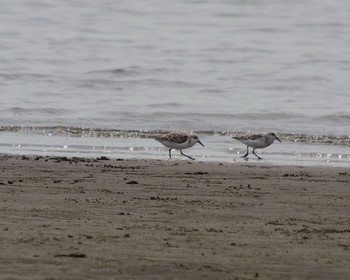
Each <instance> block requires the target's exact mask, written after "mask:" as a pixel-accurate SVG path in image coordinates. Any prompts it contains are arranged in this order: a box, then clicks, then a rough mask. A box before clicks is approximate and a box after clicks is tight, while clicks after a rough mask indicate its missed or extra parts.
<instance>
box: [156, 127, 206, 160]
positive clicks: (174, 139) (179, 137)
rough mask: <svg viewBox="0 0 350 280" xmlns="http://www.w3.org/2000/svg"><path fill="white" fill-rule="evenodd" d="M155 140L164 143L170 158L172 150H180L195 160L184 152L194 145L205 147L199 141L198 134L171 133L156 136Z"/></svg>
mask: <svg viewBox="0 0 350 280" xmlns="http://www.w3.org/2000/svg"><path fill="white" fill-rule="evenodd" d="M154 139H155V140H157V141H158V142H160V143H162V144H163V145H164V146H165V147H167V148H169V158H171V150H172V149H175V150H180V153H181V154H182V155H183V156H185V157H188V158H190V159H192V160H194V158H193V157H190V156H188V155H185V154H184V153H183V152H182V150H183V149H187V148H190V147H192V146H193V145H194V144H196V143H199V144H201V145H202V146H203V147H204V145H203V143H202V142H201V141H199V139H198V136H197V135H196V134H192V133H187V132H170V133H168V134H166V135H160V136H155V137H154Z"/></svg>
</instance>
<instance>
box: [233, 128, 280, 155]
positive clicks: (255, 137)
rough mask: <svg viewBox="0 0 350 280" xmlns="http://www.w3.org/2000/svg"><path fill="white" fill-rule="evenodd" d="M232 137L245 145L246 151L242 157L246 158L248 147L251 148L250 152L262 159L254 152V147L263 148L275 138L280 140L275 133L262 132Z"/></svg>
mask: <svg viewBox="0 0 350 280" xmlns="http://www.w3.org/2000/svg"><path fill="white" fill-rule="evenodd" d="M232 138H233V139H236V140H238V141H239V142H241V143H243V144H245V145H247V153H246V154H245V155H244V156H242V158H246V157H247V156H248V154H249V147H252V148H253V151H252V153H253V154H254V155H255V156H256V157H257V158H258V159H262V158H261V157H259V156H258V155H257V154H256V153H255V149H263V148H266V147H268V146H270V145H271V144H272V143H273V141H275V139H277V140H278V141H280V142H281V140H280V139H279V138H278V137H277V135H276V133H274V132H269V133H262V134H250V135H245V136H241V137H232Z"/></svg>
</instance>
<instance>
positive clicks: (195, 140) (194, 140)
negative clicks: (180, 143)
mask: <svg viewBox="0 0 350 280" xmlns="http://www.w3.org/2000/svg"><path fill="white" fill-rule="evenodd" d="M188 140H189V142H190V143H193V145H194V144H196V143H199V144H201V145H202V146H203V147H204V145H203V143H202V142H201V141H200V140H199V138H198V135H197V134H192V133H191V134H190V135H189V139H188Z"/></svg>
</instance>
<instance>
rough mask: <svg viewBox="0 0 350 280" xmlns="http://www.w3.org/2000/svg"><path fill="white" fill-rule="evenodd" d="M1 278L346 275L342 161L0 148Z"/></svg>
mask: <svg viewBox="0 0 350 280" xmlns="http://www.w3.org/2000/svg"><path fill="white" fill-rule="evenodd" d="M0 166H1V172H2V173H1V174H2V176H1V179H0V190H1V197H2V207H1V220H2V229H1V230H0V238H1V239H2V241H3V242H2V245H0V246H1V247H2V248H1V253H0V258H1V263H0V278H10V279H24V278H26V279H39V278H40V279H49V278H50V279H73V278H81V279H82V278H84V279H120V278H122V279H178V278H184V279H235V277H236V278H237V279H346V278H347V277H348V276H349V275H350V255H349V250H350V227H349V224H350V217H349V213H350V203H349V200H350V189H349V187H348V186H349V183H350V172H349V171H348V168H342V167H331V168H329V167H317V166H311V167H305V166H275V165H270V164H260V163H259V164H256V163H242V164H241V163H239V162H237V163H234V164H232V163H223V162H220V163H218V162H200V161H196V162H191V161H182V160H181V161H179V160H149V159H147V160H146V159H131V160H130V159H127V160H125V159H107V158H104V157H100V158H99V159H96V158H67V157H57V156H16V155H0Z"/></svg>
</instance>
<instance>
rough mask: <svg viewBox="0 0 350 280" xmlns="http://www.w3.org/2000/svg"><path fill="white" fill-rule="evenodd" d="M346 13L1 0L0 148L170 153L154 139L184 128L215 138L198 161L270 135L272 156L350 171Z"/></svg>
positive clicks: (327, 7)
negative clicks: (244, 137)
mask: <svg viewBox="0 0 350 280" xmlns="http://www.w3.org/2000/svg"><path fill="white" fill-rule="evenodd" d="M349 14H350V2H349V1H345V0H334V1H326V0H317V1H316V0H314V1H312V0H310V1H280V0H279V1H277V0H271V1H270V0H269V1H264V0H259V1H258V0H256V1H229V0H218V1H200V0H196V1H180V0H176V1H175V0H172V1H161V0H148V1H139V0H135V1H126V0H125V1H112V0H109V1H108V0H100V1H91V0H85V1H78V0H69V1H68V0H66V1H53V0H51V1H50V0H45V1H44V0H42V1H39V0H32V1H28V0H26V1H25V0H17V1H0V35H1V36H0V42H1V43H0V62H1V63H0V96H1V102H0V148H1V150H0V152H3V153H22V154H28V153H29V154H31V153H33V154H47V155H49V154H65V155H73V156H75V155H81V156H97V155H100V154H108V155H109V156H111V157H124V158H130V157H131V158H139V157H141V158H162V157H166V149H164V148H162V146H161V145H160V144H159V143H158V142H156V141H153V140H151V139H149V138H148V137H147V136H148V135H150V134H152V132H159V131H160V132H167V131H172V130H188V131H197V132H199V134H200V137H201V139H202V142H206V143H205V144H206V147H205V148H202V147H201V146H199V147H195V148H193V149H191V150H188V153H190V154H191V152H192V153H194V154H196V155H197V156H198V157H199V158H201V159H203V160H224V161H233V162H235V161H240V159H239V156H240V155H241V154H242V153H244V152H245V147H244V145H242V144H240V143H239V142H236V141H235V140H233V139H231V137H230V136H232V135H235V134H245V133H249V132H260V131H270V130H273V131H276V132H277V133H278V134H280V135H281V138H282V139H283V143H282V144H280V143H276V144H274V145H273V146H271V147H269V148H267V149H265V150H263V151H262V152H261V156H263V157H264V158H265V160H270V161H272V162H277V163H283V162H286V163H288V164H299V163H301V164H303V163H311V164H314V163H315V164H338V165H339V164H341V165H348V164H349V163H350V162H349V154H350V153H349V149H350V147H349V141H350V140H349V138H350V137H349V135H350V125H349V121H350V112H349V107H350V83H349V77H350V48H349V45H350V33H349V32H348V31H349V30H350V17H349ZM101 131H102V132H101ZM137 132H138V133H137ZM175 154H176V153H175ZM252 159H253V157H252Z"/></svg>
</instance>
